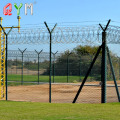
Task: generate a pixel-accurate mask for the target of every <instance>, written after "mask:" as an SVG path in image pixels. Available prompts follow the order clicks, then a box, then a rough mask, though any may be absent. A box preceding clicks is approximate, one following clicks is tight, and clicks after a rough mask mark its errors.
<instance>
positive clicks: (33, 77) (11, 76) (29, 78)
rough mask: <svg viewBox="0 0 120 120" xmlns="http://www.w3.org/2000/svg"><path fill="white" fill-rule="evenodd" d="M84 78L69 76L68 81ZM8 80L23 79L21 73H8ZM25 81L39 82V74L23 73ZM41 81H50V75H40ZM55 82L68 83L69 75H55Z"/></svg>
mask: <svg viewBox="0 0 120 120" xmlns="http://www.w3.org/2000/svg"><path fill="white" fill-rule="evenodd" d="M83 78H84V76H81V77H80V76H69V77H68V82H75V81H81V80H82V79H83ZM88 79H93V78H91V77H88ZM8 80H9V81H21V75H16V74H8ZM23 81H25V82H27V81H29V82H37V81H38V76H37V75H23ZM39 81H40V82H48V81H49V76H45V75H44V76H43V75H40V76H39ZM52 82H53V76H52ZM54 82H57V83H59V82H61V83H66V82H67V76H55V77H54Z"/></svg>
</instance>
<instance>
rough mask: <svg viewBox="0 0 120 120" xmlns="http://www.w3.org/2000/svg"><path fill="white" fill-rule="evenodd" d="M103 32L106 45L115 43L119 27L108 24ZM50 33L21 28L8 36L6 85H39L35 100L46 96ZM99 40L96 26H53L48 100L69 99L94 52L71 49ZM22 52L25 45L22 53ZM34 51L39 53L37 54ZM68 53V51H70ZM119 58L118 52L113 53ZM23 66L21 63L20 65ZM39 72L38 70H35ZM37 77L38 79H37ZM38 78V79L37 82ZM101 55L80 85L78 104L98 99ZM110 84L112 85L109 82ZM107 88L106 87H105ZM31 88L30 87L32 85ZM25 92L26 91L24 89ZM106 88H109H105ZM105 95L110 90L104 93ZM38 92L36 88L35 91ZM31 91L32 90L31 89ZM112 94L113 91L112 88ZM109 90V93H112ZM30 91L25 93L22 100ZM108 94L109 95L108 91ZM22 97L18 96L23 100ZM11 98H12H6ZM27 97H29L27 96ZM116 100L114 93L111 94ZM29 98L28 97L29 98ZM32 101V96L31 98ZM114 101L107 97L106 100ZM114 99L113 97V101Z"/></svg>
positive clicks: (68, 100)
mask: <svg viewBox="0 0 120 120" xmlns="http://www.w3.org/2000/svg"><path fill="white" fill-rule="evenodd" d="M106 32H107V37H106V38H107V44H108V45H109V44H110V45H111V44H119V41H120V39H119V27H116V26H109V27H108V30H107V31H106ZM49 43H50V35H49V33H48V30H47V28H46V27H45V26H44V27H43V26H42V27H39V26H35V27H32V28H31V27H22V28H21V30H20V33H18V31H17V30H15V29H13V30H12V32H11V33H10V35H9V36H8V48H9V51H8V70H9V71H8V81H9V84H11V83H12V82H14V83H15V82H17V84H18V85H20V83H21V81H22V69H23V83H24V85H25V84H28V83H29V84H32V85H34V84H39V85H40V86H38V87H39V88H37V90H38V89H40V90H41V93H42V94H41V93H39V94H40V95H41V97H39V99H37V97H35V98H36V100H37V101H42V102H46V100H45V99H46V97H45V96H47V101H48V99H49V97H48V96H49V95H48V93H49V84H48V83H49V72H50V68H49V67H50V66H49V65H50V61H49V60H50V56H49V55H50V53H49V52H50V51H49V50H50V46H49ZM101 43H102V30H101V28H100V26H99V25H92V26H75V27H74V26H59V25H58V26H57V27H56V28H55V30H54V31H53V33H52V53H56V52H57V53H56V54H55V56H54V54H52V58H51V59H52V80H51V82H52V102H65V103H66V102H72V100H73V99H74V97H75V95H76V93H77V90H78V88H79V86H80V85H81V82H82V80H83V78H84V77H85V75H86V72H87V70H88V68H89V66H90V64H91V62H92V60H93V58H94V55H95V53H94V54H82V55H77V54H76V53H75V49H76V48H79V47H80V46H86V45H87V46H90V47H93V46H99V45H101ZM18 48H19V49H21V50H22V51H23V50H24V49H25V48H27V50H26V51H25V52H24V54H23V63H22V54H21V52H20V51H19V50H18ZM35 50H37V51H40V50H43V52H42V53H41V54H40V57H39V60H40V61H39V70H38V54H37V53H36V52H35ZM70 53H71V54H70ZM116 56H117V57H118V58H119V54H117V55H116ZM116 56H113V58H114V59H115V61H113V64H114V67H115V73H116V74H117V79H118V77H119V66H117V65H116V63H117V62H116ZM22 65H23V66H22ZM38 71H39V73H38ZM38 76H39V78H38ZM107 77H108V83H107V84H108V85H109V81H110V80H113V79H112V78H111V72H110V68H109V65H108V76H107ZM38 79H39V82H38ZM100 81H101V54H100V56H99V57H98V59H97V61H96V63H95V65H94V66H93V68H92V70H91V72H90V74H89V77H88V79H87V82H86V84H85V86H84V87H83V91H82V92H81V94H80V96H79V98H78V101H77V102H82V103H100V102H101V82H100ZM112 85H113V84H112ZM109 88H110V87H109ZM23 89H24V88H23ZM32 89H33V88H32ZM26 91H27V90H26ZM108 91H109V90H108ZM108 91H107V95H108V94H109V93H110V91H109V93H108ZM39 92H40V91H39ZM31 93H32V92H31ZM114 93H115V91H114ZM114 93H113V94H114ZM27 95H28V96H29V95H30V93H26V96H25V100H26V99H27V100H28V99H29V98H27ZM111 96H112V94H111ZM23 98H24V97H22V99H23ZM10 99H11V100H12V97H11V98H10ZM30 99H31V98H30ZM115 99H116V96H115ZM31 101H32V99H31ZM34 101H35V99H34ZM109 101H110V102H112V101H113V102H114V100H113V99H112V100H111V98H110V96H108V102H109ZM115 101H116V100H115Z"/></svg>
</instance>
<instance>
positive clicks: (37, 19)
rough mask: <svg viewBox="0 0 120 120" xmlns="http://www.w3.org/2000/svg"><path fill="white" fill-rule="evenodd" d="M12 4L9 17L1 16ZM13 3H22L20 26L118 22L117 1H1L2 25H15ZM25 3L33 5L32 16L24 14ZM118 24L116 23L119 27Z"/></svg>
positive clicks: (119, 3) (15, 15) (118, 10)
mask: <svg viewBox="0 0 120 120" xmlns="http://www.w3.org/2000/svg"><path fill="white" fill-rule="evenodd" d="M7 3H12V5H13V11H12V15H11V16H5V15H3V7H4V6H5V5H6V4H7ZM14 3H17V4H18V5H19V4H20V3H23V7H22V8H21V14H20V16H21V18H22V19H21V25H22V24H23V25H24V24H38V23H43V22H44V21H47V22H48V23H59V22H81V21H100V22H101V21H106V20H108V19H112V21H120V1H119V0H5V1H3V0H1V1H0V8H1V9H0V16H1V17H3V19H4V22H3V25H6V23H7V24H8V25H13V24H17V20H16V17H17V11H16V9H15V7H14ZM25 3H33V16H31V15H30V11H28V15H27V16H26V15H25V14H24V11H25V10H24V7H25ZM119 24H120V23H117V25H119Z"/></svg>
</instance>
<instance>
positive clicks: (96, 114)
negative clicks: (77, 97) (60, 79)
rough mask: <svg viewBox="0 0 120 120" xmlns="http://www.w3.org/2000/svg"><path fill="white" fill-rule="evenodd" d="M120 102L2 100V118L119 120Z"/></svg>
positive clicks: (0, 109) (0, 113)
mask: <svg viewBox="0 0 120 120" xmlns="http://www.w3.org/2000/svg"><path fill="white" fill-rule="evenodd" d="M119 119H120V103H109V104H53V103H52V104H49V103H31V102H11V101H8V102H6V101H0V120H119Z"/></svg>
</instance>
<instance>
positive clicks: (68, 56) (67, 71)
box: [67, 53, 72, 83]
mask: <svg viewBox="0 0 120 120" xmlns="http://www.w3.org/2000/svg"><path fill="white" fill-rule="evenodd" d="M71 54H72V53H69V54H67V83H68V82H69V56H70V55H71Z"/></svg>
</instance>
